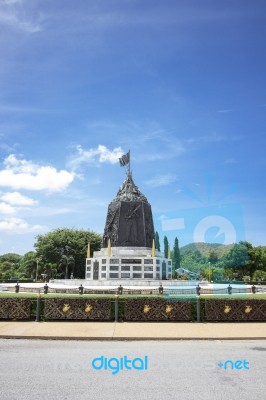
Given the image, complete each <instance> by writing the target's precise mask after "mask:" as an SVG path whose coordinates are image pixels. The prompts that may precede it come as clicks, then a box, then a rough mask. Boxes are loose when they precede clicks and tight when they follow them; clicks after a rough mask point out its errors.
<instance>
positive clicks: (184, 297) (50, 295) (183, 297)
mask: <svg viewBox="0 0 266 400" xmlns="http://www.w3.org/2000/svg"><path fill="white" fill-rule="evenodd" d="M40 294H41V298H42V299H45V298H47V299H48V298H49V299H51V298H55V299H56V298H68V299H71V298H72V299H82V298H89V299H115V295H114V294H82V295H80V294H67V293H48V294H43V293H40ZM10 297H11V298H36V297H37V293H26V292H21V293H13V292H0V298H10ZM119 299H120V300H130V299H132V300H133V299H134V300H136V299H147V300H152V299H163V300H165V301H182V300H184V301H196V299H197V296H196V295H153V294H148V295H147V294H143V295H141V294H138V295H133V294H128V295H119ZM200 299H201V300H219V299H221V300H266V293H258V294H241V295H201V296H200Z"/></svg>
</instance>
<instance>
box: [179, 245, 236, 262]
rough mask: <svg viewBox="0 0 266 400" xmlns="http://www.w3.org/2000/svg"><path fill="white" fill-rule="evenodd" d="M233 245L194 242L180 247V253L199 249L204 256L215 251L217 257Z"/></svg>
mask: <svg viewBox="0 0 266 400" xmlns="http://www.w3.org/2000/svg"><path fill="white" fill-rule="evenodd" d="M233 246H234V244H221V243H204V242H196V243H190V244H187V245H186V246H183V247H180V254H181V255H185V254H186V253H190V252H194V251H199V252H200V253H201V254H203V255H204V256H206V257H209V255H210V252H215V253H216V255H217V257H218V258H219V257H222V256H223V255H224V254H225V253H228V251H229V250H230V249H231V248H232V247H233Z"/></svg>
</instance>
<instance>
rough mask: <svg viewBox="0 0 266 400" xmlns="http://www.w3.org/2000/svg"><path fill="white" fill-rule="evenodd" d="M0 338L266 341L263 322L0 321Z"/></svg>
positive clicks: (265, 329)
mask: <svg viewBox="0 0 266 400" xmlns="http://www.w3.org/2000/svg"><path fill="white" fill-rule="evenodd" d="M0 338H8V339H12V338H13V339H58V340H193V339H194V340H236V339H237V340H248V339H252V340H254V339H260V340H261V339H264V340H266V323H265V322H253V323H245V322H242V323H230V322H229V323H228V322H226V323H202V322H201V323H195V322H194V323H193V322H190V323H182V322H181V323H162V322H160V323H156V322H154V323H148V322H142V323H140V322H118V323H115V322H69V321H68V322H33V321H30V322H16V321H12V322H0Z"/></svg>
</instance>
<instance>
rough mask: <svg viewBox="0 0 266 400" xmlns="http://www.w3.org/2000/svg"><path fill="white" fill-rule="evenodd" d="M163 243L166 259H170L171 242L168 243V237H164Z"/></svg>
mask: <svg viewBox="0 0 266 400" xmlns="http://www.w3.org/2000/svg"><path fill="white" fill-rule="evenodd" d="M163 243H164V257H165V258H168V251H169V242H168V239H167V236H165V237H164V239H163Z"/></svg>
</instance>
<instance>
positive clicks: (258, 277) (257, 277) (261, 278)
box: [252, 269, 266, 281]
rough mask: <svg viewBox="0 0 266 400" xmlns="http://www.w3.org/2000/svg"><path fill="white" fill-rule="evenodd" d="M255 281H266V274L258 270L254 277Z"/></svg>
mask: <svg viewBox="0 0 266 400" xmlns="http://www.w3.org/2000/svg"><path fill="white" fill-rule="evenodd" d="M252 279H253V281H266V272H265V271H262V270H261V269H257V270H256V271H255V272H254V274H253V277H252Z"/></svg>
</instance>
